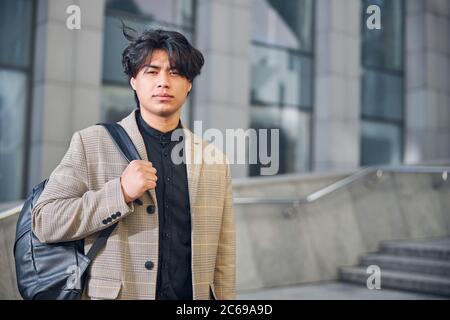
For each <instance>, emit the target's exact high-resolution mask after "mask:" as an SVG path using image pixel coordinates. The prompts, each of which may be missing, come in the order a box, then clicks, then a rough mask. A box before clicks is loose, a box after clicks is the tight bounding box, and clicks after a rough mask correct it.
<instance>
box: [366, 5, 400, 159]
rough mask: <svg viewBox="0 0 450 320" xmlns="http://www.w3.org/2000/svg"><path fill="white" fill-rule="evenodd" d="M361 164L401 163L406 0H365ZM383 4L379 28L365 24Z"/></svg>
mask: <svg viewBox="0 0 450 320" xmlns="http://www.w3.org/2000/svg"><path fill="white" fill-rule="evenodd" d="M362 4H363V5H362V8H363V12H362V15H363V19H362V22H363V23H362V28H361V30H362V31H361V32H362V68H363V75H362V86H361V88H362V89H361V90H362V95H361V96H362V101H361V119H362V135H361V165H362V166H368V165H384V164H399V163H401V162H402V157H403V127H404V125H403V123H404V111H403V110H404V58H403V56H404V54H403V51H404V20H405V18H404V1H403V0H362ZM370 5H377V6H379V7H380V9H381V12H382V16H381V19H382V20H381V22H382V23H381V26H382V28H381V29H380V30H370V29H368V28H367V27H366V20H367V18H368V14H367V13H366V8H368V7H369V6H370Z"/></svg>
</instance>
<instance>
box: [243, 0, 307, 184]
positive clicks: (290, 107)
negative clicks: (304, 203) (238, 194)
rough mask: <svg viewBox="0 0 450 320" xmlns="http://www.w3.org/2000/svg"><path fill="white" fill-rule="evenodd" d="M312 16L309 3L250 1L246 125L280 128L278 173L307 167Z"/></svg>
mask: <svg viewBox="0 0 450 320" xmlns="http://www.w3.org/2000/svg"><path fill="white" fill-rule="evenodd" d="M313 17H314V3H313V1H312V0H296V1H274V0H253V1H252V28H251V38H252V43H251V92H250V104H251V125H250V127H252V128H255V129H280V146H279V150H280V156H279V158H280V168H279V174H283V173H294V172H305V171H308V170H309V169H310V144H311V142H310V140H311V139H310V138H311V134H310V132H311V125H310V123H311V113H312V109H313V85H312V84H313V62H314V59H313V58H314V55H313ZM259 172H260V170H259V164H256V165H250V172H249V173H250V175H257V174H258V173H259Z"/></svg>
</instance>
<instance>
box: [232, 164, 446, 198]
mask: <svg viewBox="0 0 450 320" xmlns="http://www.w3.org/2000/svg"><path fill="white" fill-rule="evenodd" d="M384 172H396V173H439V174H442V179H443V180H444V181H447V176H448V172H450V167H406V166H403V167H394V166H390V167H369V168H365V169H362V170H360V171H358V172H356V173H354V174H351V175H350V176H348V177H345V178H343V179H341V180H338V181H336V182H334V183H332V184H330V185H328V186H326V187H323V188H321V189H319V190H317V191H314V192H313V193H311V194H309V195H307V196H301V197H299V196H290V197H239V198H236V199H235V200H234V204H240V205H246V204H293V205H294V206H298V205H300V204H304V203H311V202H313V201H316V200H318V199H320V198H323V197H324V196H326V195H328V194H330V193H333V192H335V191H337V190H340V189H342V188H344V187H347V186H348V185H350V184H351V183H353V182H355V181H357V180H359V179H362V178H364V177H366V176H368V175H369V174H372V173H376V175H377V177H381V176H382V175H383V173H384Z"/></svg>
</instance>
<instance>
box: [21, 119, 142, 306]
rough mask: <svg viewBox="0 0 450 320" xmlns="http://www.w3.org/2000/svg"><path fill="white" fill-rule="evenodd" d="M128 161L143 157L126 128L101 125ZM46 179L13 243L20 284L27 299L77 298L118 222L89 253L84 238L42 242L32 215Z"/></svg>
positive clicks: (32, 196) (28, 204)
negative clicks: (33, 224)
mask: <svg viewBox="0 0 450 320" xmlns="http://www.w3.org/2000/svg"><path fill="white" fill-rule="evenodd" d="M101 125H103V126H104V127H105V128H106V129H107V130H108V132H109V134H110V135H111V137H112V139H113V140H114V142H115V144H116V145H117V146H118V148H119V150H120V152H121V153H122V154H123V156H124V157H125V158H126V159H127V161H128V162H130V161H132V160H138V159H140V156H139V153H138V152H137V150H136V147H135V146H134V145H133V142H132V141H131V139H130V137H129V136H128V134H127V133H126V131H125V130H124V129H123V128H122V127H121V126H120V125H119V124H117V123H113V124H101ZM47 180H48V179H46V180H44V181H42V182H41V183H39V184H38V185H36V186H35V187H34V188H33V190H32V191H31V192H30V194H29V195H28V196H27V199H26V201H25V203H24V205H23V208H22V211H21V212H20V215H19V218H18V221H17V226H16V239H15V243H14V258H15V263H16V276H17V286H18V289H19V292H20V295H21V296H22V298H23V299H25V300H39V299H48V300H50V299H58V300H77V299H80V298H81V295H82V293H83V290H84V287H85V282H86V277H87V274H88V270H89V265H90V263H91V261H92V260H93V259H94V257H95V256H96V255H97V253H98V252H99V250H100V249H101V248H102V247H103V246H104V245H105V244H106V241H107V240H108V237H109V236H110V234H111V233H112V232H113V230H114V228H115V227H116V224H113V225H112V226H110V227H108V228H106V229H104V230H102V231H101V232H100V234H99V236H98V237H97V239H96V240H95V242H94V244H93V245H92V247H91V248H90V250H89V252H88V253H87V254H84V240H77V241H67V242H60V243H52V244H45V243H41V242H40V241H39V240H38V238H37V237H36V236H35V235H34V234H33V231H32V227H31V214H32V210H33V207H34V205H35V204H36V201H37V200H38V199H39V196H40V194H41V193H42V191H43V190H44V188H45V185H46V183H47Z"/></svg>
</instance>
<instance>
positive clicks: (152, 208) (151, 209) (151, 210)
mask: <svg viewBox="0 0 450 320" xmlns="http://www.w3.org/2000/svg"><path fill="white" fill-rule="evenodd" d="M147 212H148V213H149V214H152V213H155V206H154V205H153V204H151V205H149V206H148V207H147Z"/></svg>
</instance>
